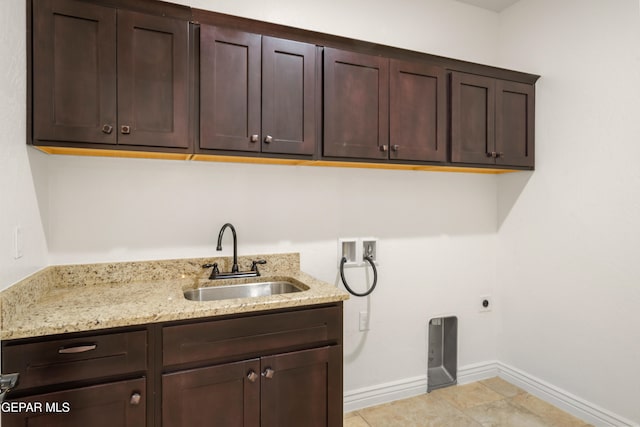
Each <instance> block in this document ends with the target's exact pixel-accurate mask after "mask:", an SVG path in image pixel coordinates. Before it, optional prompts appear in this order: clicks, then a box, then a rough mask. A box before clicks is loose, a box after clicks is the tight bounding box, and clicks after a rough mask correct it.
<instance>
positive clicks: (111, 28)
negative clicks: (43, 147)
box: [33, 0, 117, 144]
mask: <svg viewBox="0 0 640 427" xmlns="http://www.w3.org/2000/svg"><path fill="white" fill-rule="evenodd" d="M33 23H34V31H33V37H34V38H33V77H34V81H33V97H34V100H33V105H34V111H33V125H34V140H35V141H36V144H37V143H38V141H66V142H85V143H100V144H115V143H116V139H117V133H116V132H115V131H113V128H115V126H116V44H115V41H116V12H115V9H110V8H106V7H101V6H96V5H92V4H88V3H81V2H77V1H71V0H56V1H54V0H42V1H39V2H38V5H37V7H34V8H33ZM104 126H107V128H105V132H103V127H104ZM109 126H110V127H111V128H112V130H111V131H110V132H109V131H107V130H108V127H109Z"/></svg>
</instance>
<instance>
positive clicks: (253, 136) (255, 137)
mask: <svg viewBox="0 0 640 427" xmlns="http://www.w3.org/2000/svg"><path fill="white" fill-rule="evenodd" d="M249 141H251V142H258V135H251V136H250V137H249Z"/></svg>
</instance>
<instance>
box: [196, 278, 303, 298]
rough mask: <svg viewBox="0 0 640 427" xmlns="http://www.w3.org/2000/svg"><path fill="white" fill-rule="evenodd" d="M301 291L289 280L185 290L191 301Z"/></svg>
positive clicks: (263, 295)
mask: <svg viewBox="0 0 640 427" xmlns="http://www.w3.org/2000/svg"><path fill="white" fill-rule="evenodd" d="M300 291H301V289H300V288H298V287H296V286H295V285H294V284H292V283H289V282H282V281H280V282H259V283H245V284H241V285H224V286H208V287H205V288H197V289H190V290H188V291H185V292H184V297H185V298H186V299H188V300H191V301H218V300H223V299H231V298H252V297H265V296H269V295H279V294H289V293H291V292H300Z"/></svg>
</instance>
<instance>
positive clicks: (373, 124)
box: [323, 48, 389, 159]
mask: <svg viewBox="0 0 640 427" xmlns="http://www.w3.org/2000/svg"><path fill="white" fill-rule="evenodd" d="M388 113H389V60H388V59H387V58H382V57H379V56H370V55H364V54H359V53H354V52H347V51H343V50H337V49H331V48H325V50H324V144H323V155H324V156H327V157H354V158H362V159H387V158H388V157H389V154H388V146H389V115H388Z"/></svg>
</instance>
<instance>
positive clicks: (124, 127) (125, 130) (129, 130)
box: [120, 125, 131, 135]
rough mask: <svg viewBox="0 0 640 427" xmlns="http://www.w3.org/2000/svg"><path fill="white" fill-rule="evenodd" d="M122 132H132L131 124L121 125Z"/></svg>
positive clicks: (125, 133)
mask: <svg viewBox="0 0 640 427" xmlns="http://www.w3.org/2000/svg"><path fill="white" fill-rule="evenodd" d="M120 132H121V133H123V134H124V135H128V134H130V133H131V126H129V125H122V126H120Z"/></svg>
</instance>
